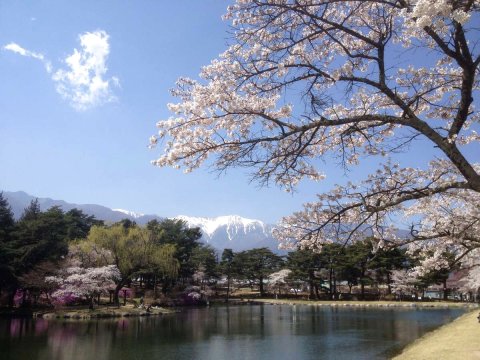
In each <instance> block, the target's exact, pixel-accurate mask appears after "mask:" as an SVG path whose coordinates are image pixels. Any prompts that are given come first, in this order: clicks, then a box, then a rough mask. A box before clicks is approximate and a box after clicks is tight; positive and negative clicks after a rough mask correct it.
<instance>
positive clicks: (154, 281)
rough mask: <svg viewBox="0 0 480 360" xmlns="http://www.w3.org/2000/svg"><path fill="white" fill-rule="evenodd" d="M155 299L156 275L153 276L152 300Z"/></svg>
mask: <svg viewBox="0 0 480 360" xmlns="http://www.w3.org/2000/svg"><path fill="white" fill-rule="evenodd" d="M156 298H157V275H153V299H154V300H155V299H156Z"/></svg>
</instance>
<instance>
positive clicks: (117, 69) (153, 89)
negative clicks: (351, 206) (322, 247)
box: [0, 0, 429, 223]
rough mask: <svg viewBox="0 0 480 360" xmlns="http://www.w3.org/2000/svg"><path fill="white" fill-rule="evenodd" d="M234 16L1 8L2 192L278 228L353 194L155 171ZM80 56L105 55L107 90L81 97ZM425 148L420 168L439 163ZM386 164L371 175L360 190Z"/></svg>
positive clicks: (24, 5)
mask: <svg viewBox="0 0 480 360" xmlns="http://www.w3.org/2000/svg"><path fill="white" fill-rule="evenodd" d="M227 5H228V2H226V1H221V0H202V1H198V0H188V1H187V0H184V1H129V2H127V1H115V2H114V1H98V0H97V1H76V2H72V1H68V2H67V1H52V0H48V1H21V2H20V1H6V0H4V1H2V2H0V47H1V49H2V50H0V79H2V81H1V82H0V109H1V111H0V113H1V118H0V168H1V169H2V170H1V173H2V175H1V176H0V189H2V190H7V191H16V190H24V191H26V192H28V193H30V194H32V195H36V196H39V197H51V198H55V199H63V200H66V201H69V202H76V203H96V204H101V205H105V206H109V207H112V208H123V209H128V210H132V211H137V212H142V213H155V214H158V215H161V216H174V215H179V214H183V215H190V216H209V217H213V216H218V215H228V214H237V215H241V216H244V217H250V218H257V219H260V220H263V221H266V222H272V223H273V222H276V221H277V220H279V218H280V217H281V216H282V215H287V214H289V213H291V212H292V211H295V210H299V209H300V208H301V204H302V203H303V202H305V201H311V200H313V199H314V194H315V193H318V192H322V191H327V190H328V189H329V188H331V186H332V185H333V184H335V183H337V182H344V181H345V179H346V177H345V174H344V172H343V169H341V168H339V167H337V166H335V165H333V164H328V166H325V169H324V171H325V172H326V173H327V175H328V178H327V180H326V181H324V182H322V183H313V182H303V183H302V184H301V185H300V186H299V188H298V192H297V193H295V194H293V195H292V194H289V193H286V192H284V191H282V190H280V189H278V188H276V187H274V186H273V185H272V186H271V187H270V188H265V187H264V188H259V187H258V186H257V184H255V183H250V182H249V177H248V172H247V171H245V170H232V171H229V172H228V174H226V175H221V176H220V177H218V176H217V174H215V173H212V172H210V171H209V169H200V170H198V171H196V172H194V173H192V174H188V175H185V174H183V173H182V172H181V171H179V170H173V169H165V168H162V169H159V168H155V167H154V166H152V165H151V164H150V161H151V160H153V159H155V158H156V157H157V155H158V152H159V149H156V150H149V149H148V148H147V145H148V139H149V137H150V136H151V135H152V134H154V133H155V132H156V129H155V123H156V122H157V121H158V120H160V119H166V118H168V116H169V115H170V114H169V112H168V110H167V108H166V104H167V103H168V102H171V101H172V100H173V99H172V98H171V97H170V93H169V89H171V88H172V87H173V86H174V83H175V80H176V79H177V78H178V77H180V76H190V77H196V76H197V75H198V73H199V71H200V68H201V66H202V65H205V64H208V63H209V62H210V60H212V59H213V58H215V57H216V56H217V55H218V54H219V53H220V52H222V51H223V50H224V49H225V45H226V43H227V41H228V38H229V34H228V24H227V23H224V22H223V21H222V20H221V15H222V14H223V13H224V11H225V8H226V6H227ZM82 42H83V43H82ZM74 49H76V51H77V53H76V55H77V56H80V57H81V56H84V57H87V58H88V57H89V56H90V55H92V53H88V51H93V52H95V56H91V58H89V61H90V63H91V66H92V67H96V69H97V70H98V72H99V79H100V84H96V83H95V82H94V81H93V79H87V83H86V85H81V80H82V68H79V67H78V66H76V65H75V64H74V60H75V59H74V57H72V54H75V53H74ZM89 49H90V50H89ZM92 49H93V50H92ZM98 52H100V55H99V54H98ZM67 59H70V60H67ZM69 63H70V65H69ZM83 70H85V69H83ZM79 84H80V85H79ZM423 146H424V145H419V148H418V149H419V150H418V152H417V153H416V156H415V159H414V161H415V162H418V163H423V162H424V161H425V160H426V159H427V158H428V157H429V155H428V154H429V151H423V150H424V149H423ZM410 159H411V156H410ZM378 162H379V160H378V159H374V160H372V161H370V162H368V163H364V164H363V165H362V167H361V168H357V169H354V172H352V173H350V176H351V178H352V179H353V180H354V179H356V178H363V177H364V176H365V174H366V173H367V172H368V170H371V169H372V168H373V167H374V165H376V164H377V163H378Z"/></svg>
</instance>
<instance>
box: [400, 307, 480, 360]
mask: <svg viewBox="0 0 480 360" xmlns="http://www.w3.org/2000/svg"><path fill="white" fill-rule="evenodd" d="M477 310H478V309H477ZM477 316H478V313H477V311H476V310H471V311H469V312H467V313H466V314H463V315H461V316H460V317H458V318H456V319H455V320H453V321H452V322H449V323H448V324H445V325H443V326H441V327H439V328H438V329H435V330H433V331H430V332H428V333H426V334H425V335H423V336H422V337H420V338H418V339H417V340H415V341H414V342H412V343H410V344H409V345H407V346H406V347H405V348H404V349H403V350H402V351H401V352H400V353H399V354H398V355H396V356H395V357H393V359H394V360H416V359H422V360H440V359H449V360H457V359H458V360H475V359H477V360H478V359H480V341H479V335H480V323H479V321H478V320H477Z"/></svg>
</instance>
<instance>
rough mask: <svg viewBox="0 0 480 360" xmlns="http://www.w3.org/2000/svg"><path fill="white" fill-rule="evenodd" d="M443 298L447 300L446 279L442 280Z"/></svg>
mask: <svg viewBox="0 0 480 360" xmlns="http://www.w3.org/2000/svg"><path fill="white" fill-rule="evenodd" d="M443 300H445V301H447V300H448V289H447V279H444V280H443Z"/></svg>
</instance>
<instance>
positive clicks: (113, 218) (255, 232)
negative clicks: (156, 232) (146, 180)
mask: <svg viewBox="0 0 480 360" xmlns="http://www.w3.org/2000/svg"><path fill="white" fill-rule="evenodd" d="M3 195H4V197H5V198H6V199H7V200H8V202H9V204H10V206H11V207H12V211H13V213H14V216H15V218H17V219H18V218H19V217H20V216H21V215H22V213H23V210H24V209H25V208H26V207H27V206H28V205H29V204H30V202H31V201H32V200H35V199H36V197H35V196H32V195H30V194H27V193H26V192H23V191H15V192H10V191H4V192H3ZM38 203H39V205H40V209H41V210H47V209H49V208H51V207H52V206H59V207H61V208H62V209H63V210H64V211H68V210H71V209H74V208H77V209H80V210H82V211H83V212H84V213H85V214H88V215H93V216H95V217H96V218H97V219H100V220H104V221H105V222H117V221H120V220H122V219H130V220H133V221H135V222H136V223H137V224H139V225H145V224H146V223H147V222H149V221H150V220H154V219H156V220H159V221H160V220H162V219H164V218H165V217H161V216H159V215H145V214H139V213H135V212H132V211H128V210H123V209H110V208H108V207H106V206H102V205H96V204H72V203H68V202H66V201H63V200H54V199H50V198H38ZM176 219H181V220H184V221H185V222H186V223H187V224H188V225H189V226H190V227H199V228H200V229H201V230H202V234H203V236H202V239H201V240H202V241H203V242H205V243H207V244H210V245H211V246H213V247H214V248H215V249H217V250H219V251H222V250H223V249H225V248H231V249H233V250H234V251H242V250H247V249H252V248H257V247H268V248H270V249H272V250H273V251H275V252H281V251H279V250H278V241H277V240H275V239H274V238H273V237H272V234H271V233H272V228H273V226H272V225H268V224H264V223H263V222H262V221H260V220H255V219H246V218H242V217H240V216H237V215H229V216H219V217H216V218H203V217H189V216H184V215H181V216H177V217H176Z"/></svg>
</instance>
